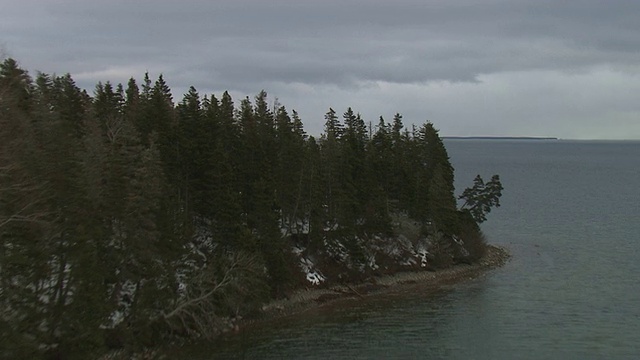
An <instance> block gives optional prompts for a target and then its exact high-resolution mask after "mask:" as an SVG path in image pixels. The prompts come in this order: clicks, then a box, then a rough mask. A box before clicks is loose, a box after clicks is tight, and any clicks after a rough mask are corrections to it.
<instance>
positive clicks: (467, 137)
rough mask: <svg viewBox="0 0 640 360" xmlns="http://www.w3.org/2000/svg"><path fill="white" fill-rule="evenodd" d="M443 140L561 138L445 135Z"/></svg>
mask: <svg viewBox="0 0 640 360" xmlns="http://www.w3.org/2000/svg"><path fill="white" fill-rule="evenodd" d="M442 139H443V140H560V139H559V138H557V137H545V136H540V137H537V136H443V137H442Z"/></svg>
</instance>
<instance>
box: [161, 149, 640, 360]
mask: <svg viewBox="0 0 640 360" xmlns="http://www.w3.org/2000/svg"><path fill="white" fill-rule="evenodd" d="M445 144H446V146H447V149H448V151H449V155H450V157H451V161H452V163H453V165H454V167H455V169H456V186H457V187H458V189H459V190H458V193H460V192H461V190H462V189H464V188H465V187H467V186H470V185H471V182H472V180H473V178H474V177H475V175H476V174H481V175H483V177H484V178H485V180H488V179H489V178H490V177H491V175H492V174H494V173H497V174H500V177H501V180H502V183H503V186H504V188H505V190H504V194H503V197H502V199H501V203H502V207H500V208H498V209H495V210H494V211H493V212H492V213H490V214H489V216H488V221H487V222H486V223H484V224H483V226H482V227H483V230H484V232H485V233H486V235H487V236H488V238H489V241H490V242H491V243H494V244H498V245H503V246H505V247H506V248H508V249H509V250H510V252H511V253H512V255H513V258H512V260H511V261H510V262H509V263H508V264H507V265H506V266H505V267H503V268H501V269H497V270H494V271H492V272H490V273H488V274H486V275H485V276H482V277H480V278H477V279H474V280H470V281H468V282H465V283H462V284H458V285H455V286H450V287H447V288H443V289H441V290H439V291H438V292H436V293H435V294H434V293H432V292H431V293H425V292H422V291H420V290H419V289H416V290H415V291H412V292H409V293H403V294H395V295H385V296H379V297H375V298H373V299H367V300H366V301H360V302H357V303H355V304H353V306H348V307H338V308H335V309H332V310H331V311H313V312H311V313H309V314H307V315H306V316H304V317H301V316H298V317H294V318H290V319H286V320H283V321H279V322H276V323H273V324H270V325H269V326H268V327H261V328H256V329H253V330H251V331H246V332H243V333H241V335H238V336H236V337H234V338H233V339H232V340H230V341H219V342H214V343H209V344H202V345H199V346H194V347H191V348H189V349H181V350H180V351H179V354H173V355H171V357H172V358H176V357H177V358H179V357H182V356H184V358H185V359H187V358H188V359H226V358H231V359H233V358H237V359H241V358H247V359H386V358H388V359H392V358H393V359H395V358H398V359H399V358H403V359H410V358H422V359H445V358H446V359H637V358H640V219H639V218H640V191H639V187H640V142H589V141H531V140H517V141H516V140H514V141H511V140H447V141H445Z"/></svg>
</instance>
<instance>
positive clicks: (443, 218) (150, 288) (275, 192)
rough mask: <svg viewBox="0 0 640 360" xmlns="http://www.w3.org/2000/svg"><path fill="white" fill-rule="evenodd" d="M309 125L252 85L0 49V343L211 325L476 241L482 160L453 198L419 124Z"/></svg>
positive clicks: (197, 331) (19, 350)
mask: <svg viewBox="0 0 640 360" xmlns="http://www.w3.org/2000/svg"><path fill="white" fill-rule="evenodd" d="M319 116H322V115H321V114H319ZM324 120H325V126H324V132H323V133H322V134H321V135H319V136H317V137H314V136H310V135H308V134H307V133H306V132H305V130H304V127H303V122H302V119H300V117H299V115H298V113H297V112H296V111H294V110H289V109H287V108H286V107H285V106H284V105H282V104H280V103H278V102H277V101H270V100H269V99H268V98H267V93H266V92H265V91H261V92H259V93H258V94H257V95H256V96H255V97H254V98H249V97H247V98H243V99H235V100H234V99H232V98H231V96H230V95H229V93H228V92H224V93H223V94H221V95H213V94H206V95H203V94H200V93H198V91H197V90H196V89H195V88H194V87H191V88H190V89H189V90H188V92H187V93H186V94H184V96H183V97H182V99H180V100H174V99H173V96H172V92H171V89H170V88H169V86H168V85H167V82H166V81H165V79H164V78H163V77H162V76H159V77H158V78H157V79H154V80H151V79H150V78H149V75H148V74H145V75H144V78H143V79H142V80H141V81H136V80H135V79H133V78H132V79H130V80H129V81H128V83H127V84H126V85H122V84H117V85H114V84H112V83H110V82H104V83H98V84H97V85H96V86H95V89H93V91H92V93H88V92H87V91H86V90H83V89H80V88H79V87H78V86H77V85H76V83H75V82H74V80H73V78H72V77H71V76H70V75H68V74H67V75H62V76H60V75H49V74H46V73H37V74H36V75H35V76H31V75H30V74H29V72H27V70H25V69H22V68H21V67H20V66H19V64H18V63H17V62H16V61H15V60H14V59H10V58H9V59H4V60H3V62H2V64H1V65H0V358H65V359H66V358H78V359H84V358H91V357H93V356H95V354H101V353H104V352H105V351H108V350H109V349H117V348H126V349H136V348H140V347H143V346H149V347H152V346H156V345H158V344H160V343H162V342H164V341H166V340H167V339H175V338H209V337H215V336H216V335H218V334H219V333H220V332H221V331H222V329H223V328H224V326H225V324H226V323H227V321H228V319H230V318H235V317H239V316H243V317H251V316H259V312H260V309H261V307H262V306H263V305H264V304H265V303H267V302H268V301H269V300H272V299H277V298H282V297H286V296H289V295H290V294H291V293H292V292H293V291H295V290H297V289H302V288H305V287H323V286H329V285H331V284H340V283H358V282H362V281H364V280H366V279H368V278H371V277H374V276H381V275H385V274H391V273H394V272H398V271H433V270H436V269H439V268H445V267H449V266H452V265H455V264H457V263H473V262H475V261H477V260H478V259H480V257H482V256H483V254H484V251H485V245H486V244H485V239H484V236H483V235H482V232H481V231H480V228H479V224H480V223H481V222H482V221H484V220H486V214H487V213H488V212H489V211H490V210H491V208H492V207H495V206H499V205H500V204H499V198H500V196H501V192H502V185H501V183H500V179H499V177H498V176H497V175H494V176H493V177H492V178H491V180H489V181H487V182H486V183H485V182H484V180H483V179H482V178H481V177H480V176H478V177H476V179H475V180H473V186H472V187H470V188H468V189H466V190H465V191H464V192H462V194H461V195H460V196H456V195H455V193H454V190H455V189H454V185H453V181H454V169H453V167H452V165H451V163H450V161H449V156H448V155H447V151H446V149H445V147H444V144H443V142H442V140H441V138H440V137H439V134H438V131H437V129H436V128H435V127H434V125H433V124H432V123H430V122H426V123H424V124H423V125H421V126H410V127H406V126H405V125H404V123H403V117H402V115H400V114H396V115H395V116H394V117H393V119H391V120H390V121H387V120H385V119H384V118H382V117H380V118H379V119H377V120H375V121H365V120H364V119H363V118H362V117H361V116H360V114H358V113H357V112H356V111H355V110H353V109H351V108H348V109H345V110H343V111H340V112H336V111H334V110H333V109H328V111H327V112H326V114H324Z"/></svg>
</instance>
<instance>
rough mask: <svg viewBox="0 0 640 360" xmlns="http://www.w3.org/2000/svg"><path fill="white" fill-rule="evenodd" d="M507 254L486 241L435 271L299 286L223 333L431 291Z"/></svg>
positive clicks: (474, 275)
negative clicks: (479, 251)
mask: <svg viewBox="0 0 640 360" xmlns="http://www.w3.org/2000/svg"><path fill="white" fill-rule="evenodd" d="M510 258H511V254H510V253H509V252H508V251H507V250H506V249H505V248H503V247H501V246H497V245H487V252H486V254H485V255H484V256H483V257H482V258H481V259H480V260H479V261H478V262H476V263H474V264H471V265H469V264H457V265H454V266H453V267H450V268H447V269H441V270H436V271H427V270H425V271H407V272H399V273H396V274H393V275H384V276H380V277H374V278H372V279H371V281H368V282H364V283H360V284H347V285H335V286H331V287H328V288H322V289H313V288H308V289H301V290H298V291H296V292H294V293H293V294H292V295H291V296H289V297H288V298H287V299H279V300H274V301H271V302H269V303H268V304H266V305H264V306H263V307H262V312H261V313H260V315H259V316H258V317H256V318H250V319H239V320H238V321H235V322H233V323H231V324H230V328H229V331H227V334H229V333H232V334H234V333H238V332H241V331H243V330H244V329H245V328H250V327H252V326H258V325H260V324H262V323H268V322H270V321H275V320H279V319H282V318H286V317H289V316H299V315H301V314H303V313H304V312H306V311H311V310H321V309H323V308H329V307H331V306H334V305H340V304H343V303H344V304H347V303H348V302H349V301H353V300H358V299H365V298H369V297H373V296H377V295H383V294H390V293H396V292H398V293H399V292H402V291H403V290H405V288H406V287H410V286H420V287H422V288H425V289H430V290H434V291H435V290H437V289H439V288H441V287H443V286H446V285H452V284H457V283H462V282H464V281H467V280H471V279H474V278H477V277H478V276H481V275H483V274H485V273H486V272H488V271H489V270H492V269H495V268H499V267H502V266H504V265H505V264H506V263H507V262H508V261H509V259H510ZM224 335H225V334H223V336H224ZM229 335H231V334H229Z"/></svg>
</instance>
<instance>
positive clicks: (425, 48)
mask: <svg viewBox="0 0 640 360" xmlns="http://www.w3.org/2000/svg"><path fill="white" fill-rule="evenodd" d="M639 13H640V2H637V1H625V0H614V1H607V2H603V1H600V0H584V1H580V2H577V1H572V2H569V1H564V2H561V1H554V0H541V1H528V0H487V1H482V2H478V1H471V0H449V1H446V2H444V1H435V0H434V1H419V0H398V1H382V0H366V1H365V0H342V1H336V0H325V1H300V0H298V1H294V0H280V1H269V2H266V1H261V0H235V1H183V2H176V1H169V0H155V1H150V0H144V1H135V2H132V1H124V0H114V1H109V2H102V1H101V2H98V1H79V0H75V1H74V0H48V1H47V0H39V1H38V0H24V1H20V2H18V3H15V2H8V1H3V4H2V11H0V34H1V35H0V42H2V43H4V44H5V47H6V50H7V51H8V53H9V55H11V56H14V57H17V58H18V60H19V61H21V63H23V64H24V65H25V66H26V67H28V68H29V69H38V70H42V71H45V72H56V73H65V72H71V73H72V74H73V75H74V78H76V79H77V81H78V83H79V84H80V85H82V86H85V87H88V88H92V87H93V85H94V84H95V83H96V82H97V81H105V80H112V81H116V82H117V81H121V82H124V81H126V79H127V78H128V77H130V76H134V77H137V78H140V77H141V76H142V74H143V73H144V71H149V72H150V73H152V75H157V74H159V73H164V75H165V78H166V79H167V80H168V81H169V84H170V85H171V86H172V88H173V89H174V90H175V91H176V92H177V93H178V94H180V92H182V91H186V88H187V87H188V86H189V85H194V86H196V87H197V88H198V89H202V90H203V91H221V90H225V89H229V90H232V91H235V92H236V93H238V94H252V93H256V92H257V91H259V90H260V89H262V88H264V89H267V90H268V91H270V92H271V93H272V94H273V93H274V91H275V92H277V94H275V95H277V96H278V97H280V98H282V99H285V98H290V99H295V100H297V101H299V102H298V103H295V104H291V105H289V106H290V107H297V108H300V109H301V110H302V109H304V108H315V107H316V104H319V103H323V104H324V101H317V100H310V99H305V98H303V97H301V96H296V94H297V93H300V91H301V89H307V91H310V93H312V94H313V93H314V89H315V93H316V94H323V96H327V99H326V100H327V101H332V100H333V101H334V102H341V100H342V99H339V98H335V97H333V96H332V95H331V94H336V93H340V94H341V96H345V97H347V98H351V99H357V98H359V97H360V96H362V95H363V94H369V93H370V91H371V89H372V88H376V87H377V86H379V85H380V84H396V85H397V86H394V87H393V89H395V91H405V90H407V89H412V91H418V92H419V91H423V92H429V93H431V96H436V97H437V95H438V94H439V93H432V90H431V89H432V88H433V85H434V84H439V85H437V86H436V88H439V89H440V91H441V93H447V94H448V96H449V98H447V99H446V101H445V100H443V101H442V102H441V103H451V104H452V105H451V106H456V105H453V104H454V103H457V101H458V100H459V97H460V96H457V95H456V94H452V93H450V92H449V91H450V90H451V89H457V90H459V89H460V85H457V84H469V85H470V86H472V87H473V86H475V88H476V89H483V93H482V94H479V93H477V92H472V93H471V94H469V95H467V96H468V98H467V99H466V101H467V102H468V103H475V102H479V101H480V99H485V100H486V101H491V99H495V100H494V101H498V99H502V96H501V93H500V91H501V89H500V88H499V87H496V86H497V85H495V84H494V85H493V87H492V86H489V83H486V82H487V81H488V80H487V79H494V77H491V75H492V74H541V73H545V74H548V73H551V74H556V75H555V76H561V77H563V78H564V76H565V75H564V74H568V75H567V76H569V77H568V78H567V79H570V78H571V74H592V75H590V76H586V79H589V81H586V82H585V84H583V85H582V86H585V87H587V88H590V87H594V91H596V90H597V88H596V86H603V85H604V86H615V80H613V79H614V78H615V75H614V73H624V74H628V75H634V76H635V75H637V74H638V73H639V70H640V26H638V25H637V14H639ZM602 68H606V69H610V70H612V71H613V72H609V73H608V74H609V75H610V76H611V77H610V79H609V80H607V81H611V82H612V83H609V82H607V81H604V83H603V80H602V79H599V78H597V76H599V75H598V74H602V73H596V69H602ZM501 76H502V75H501ZM514 76H515V75H514ZM528 80H529V81H531V82H532V83H531V86H532V87H533V88H536V84H537V83H538V81H540V80H539V79H537V78H536V77H535V76H530V77H529V78H528ZM492 84H493V83H492ZM625 86H629V85H628V84H625ZM271 89H274V90H271ZM331 89H332V90H331ZM562 89H563V92H562V93H557V94H556V95H555V98H549V97H548V96H549V95H548V94H550V93H551V92H549V91H547V93H546V94H544V93H542V94H533V95H532V94H529V93H525V94H521V95H520V97H513V98H511V99H510V101H513V104H514V106H515V107H520V108H528V104H529V103H530V102H532V101H533V102H536V103H538V102H539V101H544V99H547V101H548V102H549V103H555V100H556V99H564V98H566V99H572V92H573V91H575V90H576V89H572V88H571V86H569V87H564V86H563V87H562ZM303 93H304V91H303ZM381 95H382V93H381ZM384 95H386V96H387V97H388V98H393V94H391V93H386V94H384ZM527 96H534V98H531V97H527ZM540 99H542V100H540ZM453 100H455V101H453ZM376 101H380V100H376ZM571 102H573V101H569V103H571ZM401 103H403V102H402V101H401V99H398V100H395V103H388V104H387V105H386V106H387V107H386V108H385V109H389V108H391V110H388V111H389V112H395V111H404V110H403V109H402V108H398V106H397V105H400V104H401ZM425 103H426V102H423V104H425ZM607 105H608V106H622V105H621V104H610V103H607ZM362 106H363V107H369V108H378V104H377V103H366V101H365V100H363V101H362ZM497 108H503V107H502V106H497ZM426 110H427V109H423V112H426ZM560 110H562V111H560ZM564 110H565V109H562V108H561V107H560V108H557V113H558V114H560V113H562V114H563V116H564V117H565V118H566V119H567V120H563V121H566V122H567V124H573V125H572V126H574V125H575V124H576V123H577V122H578V121H579V120H577V116H576V117H575V118H576V120H574V121H573V122H572V121H571V119H572V116H570V114H565V111H564ZM416 111H417V110H416ZM484 111H489V110H488V109H485V110H484ZM504 111H505V112H503V114H507V113H509V114H511V113H510V112H508V111H506V110H504ZM531 111H533V112H534V113H536V112H540V111H541V110H540V109H537V110H536V109H531ZM633 111H637V109H633ZM450 113H451V114H458V115H457V116H460V118H459V119H460V120H461V121H467V122H469V121H472V120H471V119H469V117H464V116H463V115H461V114H460V112H459V111H457V109H455V108H452V109H451V111H450ZM577 113H578V111H577V110H575V112H574V114H577ZM610 113H614V112H610ZM625 114H627V115H624V116H621V115H617V116H621V117H623V118H625V119H628V118H629V115H628V112H625ZM632 114H637V113H635V112H632ZM439 115H441V116H442V117H447V113H446V111H442V113H441V114H440V113H439ZM318 116H319V117H321V114H319V115H318ZM513 116H517V114H513ZM545 116H550V115H549V114H545ZM609 116H613V115H609ZM376 117H377V116H376ZM504 117H505V119H504V120H491V119H489V120H486V121H485V125H484V126H485V127H486V128H487V129H489V128H494V127H495V128H497V129H503V130H504V131H507V130H508V129H509V130H508V131H510V134H513V133H516V132H518V131H519V130H518V127H513V126H515V125H514V124H518V122H517V121H516V122H514V121H513V120H509V119H506V118H507V116H506V115H505V116H504ZM631 118H633V117H632V116H631ZM465 119H466V120H465ZM475 121H476V122H473V124H481V123H480V122H477V120H475ZM626 121H631V120H626ZM625 124H627V123H625ZM620 126H622V125H620ZM624 126H629V125H628V124H627V125H624ZM312 127H318V125H317V123H314V125H312ZM570 127H571V126H570ZM574 127H575V126H574ZM443 128H444V127H443ZM467 128H469V129H472V128H475V127H474V126H468V127H467ZM520 129H522V131H525V130H526V131H529V132H530V131H531V130H528V129H526V128H524V127H522V126H521V127H520ZM476 131H478V132H480V130H476ZM496 131H497V130H496ZM592 132H593V133H594V134H595V130H593V131H592ZM596 135H597V134H596ZM594 136H595V135H594ZM639 136H640V135H639Z"/></svg>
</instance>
